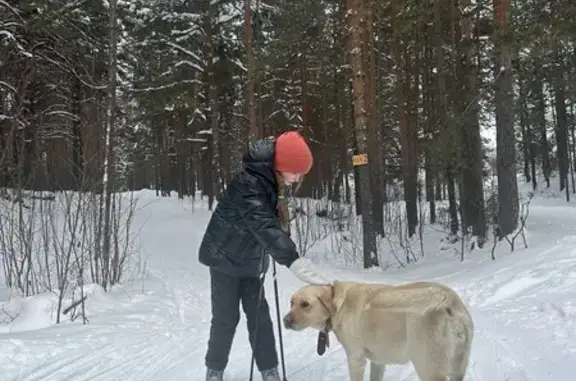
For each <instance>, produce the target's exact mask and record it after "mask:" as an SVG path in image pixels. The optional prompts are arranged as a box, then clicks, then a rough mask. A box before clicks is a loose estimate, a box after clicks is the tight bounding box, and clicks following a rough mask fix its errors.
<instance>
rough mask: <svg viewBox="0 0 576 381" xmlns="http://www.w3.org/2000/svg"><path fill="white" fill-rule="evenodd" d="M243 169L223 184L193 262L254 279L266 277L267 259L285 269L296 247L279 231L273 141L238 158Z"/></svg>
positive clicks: (255, 146)
mask: <svg viewBox="0 0 576 381" xmlns="http://www.w3.org/2000/svg"><path fill="white" fill-rule="evenodd" d="M242 162H243V169H242V170H241V171H240V172H239V173H237V174H236V175H235V176H234V178H233V179H232V181H231V182H230V183H229V184H228V187H227V189H226V191H225V192H224V194H223V196H222V198H221V199H220V200H219V201H218V205H217V206H216V209H215V210H214V212H213V214H212V217H211V219H210V222H209V223H208V227H207V228H206V232H205V233H204V238H203V239H202V243H201V244H200V249H199V253H198V257H199V260H200V262H201V263H203V264H204V265H206V266H209V267H211V268H212V269H214V270H216V271H219V272H223V273H225V274H228V275H231V276H238V277H258V276H260V275H261V274H262V273H264V272H266V271H268V268H269V266H270V258H269V257H268V254H270V255H271V256H272V257H273V258H274V259H275V260H276V261H277V262H278V263H279V264H281V265H284V266H287V267H290V266H291V265H292V263H293V262H294V261H295V260H296V259H298V253H297V250H296V245H295V244H294V242H293V241H292V239H291V238H290V237H289V236H288V234H287V233H286V232H285V231H284V230H283V229H282V228H281V227H280V220H279V217H278V208H277V203H278V191H277V189H278V186H277V181H276V176H275V174H274V140H273V139H264V140H259V141H257V142H255V143H254V144H252V145H251V147H250V149H249V151H248V152H246V153H245V154H244V156H243V158H242Z"/></svg>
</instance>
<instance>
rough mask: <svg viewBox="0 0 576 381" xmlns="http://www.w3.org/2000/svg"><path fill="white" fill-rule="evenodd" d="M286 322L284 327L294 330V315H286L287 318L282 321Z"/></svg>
mask: <svg viewBox="0 0 576 381" xmlns="http://www.w3.org/2000/svg"><path fill="white" fill-rule="evenodd" d="M282 320H283V322H284V327H285V328H287V329H291V328H292V324H294V319H292V314H286V316H284V319H282Z"/></svg>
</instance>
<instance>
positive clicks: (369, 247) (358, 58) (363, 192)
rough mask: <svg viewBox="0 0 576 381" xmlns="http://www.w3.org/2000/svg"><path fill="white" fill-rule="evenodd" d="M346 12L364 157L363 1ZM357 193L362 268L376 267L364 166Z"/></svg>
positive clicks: (359, 147) (359, 146) (358, 0)
mask: <svg viewBox="0 0 576 381" xmlns="http://www.w3.org/2000/svg"><path fill="white" fill-rule="evenodd" d="M346 4H347V8H348V12H347V14H346V21H347V25H348V28H349V35H348V44H347V48H348V51H347V58H348V63H349V65H350V69H351V71H352V90H353V92H352V94H353V95H352V97H353V103H354V127H355V129H356V134H355V136H356V147H357V151H358V154H359V155H366V154H367V148H368V144H367V138H368V130H367V129H368V117H367V115H366V108H367V95H368V94H367V92H368V88H367V83H366V80H367V78H366V73H365V72H364V71H363V65H362V44H363V41H362V36H363V35H365V30H366V26H365V23H366V20H365V19H363V17H362V16H363V15H364V14H365V13H364V7H365V4H364V1H363V0H347V1H346ZM358 175H359V176H358V177H359V181H358V185H359V189H358V190H357V192H359V193H360V204H361V210H362V230H363V246H364V247H363V252H364V268H369V267H372V266H378V252H377V246H376V233H375V231H374V226H373V219H372V210H371V206H372V205H373V203H372V192H371V185H370V171H369V168H368V166H367V165H360V166H358Z"/></svg>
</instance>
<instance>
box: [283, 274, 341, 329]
mask: <svg viewBox="0 0 576 381" xmlns="http://www.w3.org/2000/svg"><path fill="white" fill-rule="evenodd" d="M333 296H334V291H333V289H332V286H320V285H308V286H304V287H302V288H300V289H299V290H298V291H296V292H295V293H294V295H292V298H291V299H290V312H288V313H287V314H286V316H284V326H285V327H286V328H287V329H292V330H295V331H301V330H303V329H306V328H315V329H318V330H323V329H324V327H325V326H326V321H327V320H328V319H329V318H330V317H331V316H332V315H333V314H334V313H335V310H336V307H335V305H334V302H333V301H332V299H333Z"/></svg>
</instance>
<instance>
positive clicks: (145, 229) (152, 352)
mask: <svg viewBox="0 0 576 381" xmlns="http://www.w3.org/2000/svg"><path fill="white" fill-rule="evenodd" d="M552 187H557V185H556V184H553V185H552ZM557 196H559V197H557ZM138 198H139V200H140V201H139V203H140V205H139V207H138V208H137V213H136V216H135V221H134V224H133V227H132V228H133V229H134V230H135V231H138V232H140V234H139V237H140V239H141V246H142V250H143V252H142V255H143V256H144V257H146V258H147V259H146V271H145V275H144V276H143V279H133V280H131V281H128V282H126V283H125V284H123V285H121V286H118V287H116V288H114V289H112V290H111V291H110V292H108V293H105V292H104V291H103V290H102V289H101V288H99V287H98V286H96V285H85V286H84V292H85V294H87V309H88V311H87V315H88V318H89V323H88V324H86V325H83V324H82V323H81V319H77V320H76V321H74V322H72V321H70V319H69V317H67V315H66V316H65V317H64V320H63V321H62V322H61V323H60V324H55V323H54V319H53V316H54V309H55V303H56V302H57V296H56V295H54V294H40V295H36V296H32V297H28V298H21V297H17V296H14V295H13V293H12V292H11V291H10V290H8V289H2V288H0V381H35V380H38V381H39V380H42V381H61V380H67V381H73V380H77V381H81V380H92V381H98V380H102V381H104V380H106V381H110V380H123V381H129V380H138V381H145V380H161V379H168V380H186V379H188V380H202V379H203V377H204V354H205V349H206V341H207V338H208V330H209V324H210V318H211V316H210V293H209V290H210V287H209V276H208V269H207V268H205V267H204V266H202V265H200V264H199V263H198V262H197V248H198V245H199V242H200V240H201V238H202V235H203V232H204V229H205V226H206V224H207V222H208V220H209V217H210V211H209V210H208V208H207V203H206V202H205V201H199V200H197V201H195V202H192V201H190V200H178V199H177V198H176V197H172V198H157V197H155V196H154V192H152V191H141V192H139V194H138ZM530 208H531V209H530V217H529V218H528V221H527V225H526V227H527V230H528V231H529V232H530V234H529V236H528V237H529V238H528V248H527V249H525V248H524V246H523V244H521V243H517V245H516V250H515V251H514V252H512V253H511V252H510V251H509V247H508V246H507V244H505V243H504V244H501V245H499V246H498V248H497V250H496V260H490V247H487V248H485V249H482V250H476V251H473V252H471V253H467V254H466V257H465V260H464V261H463V262H462V261H460V259H459V258H460V255H459V253H458V252H457V250H458V248H459V243H456V244H454V245H449V244H447V243H445V242H443V243H441V244H440V243H439V241H440V238H441V237H443V234H444V233H442V232H441V231H439V230H441V229H438V228H437V227H436V228H428V227H427V228H425V232H424V239H425V245H424V256H423V257H422V258H420V255H419V254H418V253H416V257H418V258H419V260H418V261H417V262H416V263H411V264H407V265H404V266H399V265H398V264H397V262H396V260H395V258H394V256H393V255H392V254H391V253H390V252H389V251H388V252H387V251H385V250H384V252H383V253H381V258H383V260H384V261H388V262H387V263H388V266H387V268H386V270H374V269H372V270H369V271H365V270H362V269H361V266H360V264H359V263H358V260H357V259H358V254H357V253H356V254H354V253H352V254H348V256H349V257H353V256H354V255H355V256H356V257H355V258H356V259H355V260H354V258H353V259H352V260H351V259H350V258H348V259H347V260H346V261H344V260H342V259H341V260H339V261H336V260H335V259H334V257H336V254H334V253H333V252H332V250H333V247H334V246H333V245H330V244H329V242H331V240H332V241H333V240H334V237H326V236H325V235H323V236H322V237H321V238H320V239H318V241H317V242H316V243H315V244H314V245H311V249H310V251H309V253H308V254H307V255H309V256H310V257H311V258H313V259H314V260H315V261H317V262H322V263H323V271H324V272H330V273H331V275H332V277H338V278H342V279H356V280H363V281H373V282H390V283H402V282H407V281H414V280H425V279H426V280H437V281H440V282H443V283H446V284H448V285H450V286H452V287H454V288H455V289H456V290H457V291H458V292H459V293H460V294H461V295H462V297H463V299H464V301H465V302H466V303H467V305H468V306H469V307H470V311H471V313H472V315H473V318H474V321H475V327H476V331H475V337H474V344H473V350H472V358H471V361H470V367H469V371H468V375H467V377H466V380H467V381H476V380H478V381H485V380H490V381H569V380H573V379H574V374H575V373H576V361H574V360H575V359H576V203H574V202H572V203H566V202H565V201H563V200H562V194H560V193H559V192H558V194H555V192H554V191H549V192H544V193H540V192H537V194H536V197H535V198H534V200H533V201H532V204H531V206H530ZM359 240H360V239H357V241H359ZM487 246H490V245H487ZM386 247H388V246H387V243H386V242H384V243H382V244H381V248H384V249H385V248H386ZM414 248H415V249H414V250H419V249H416V248H419V244H416V243H414ZM345 262H346V263H345ZM278 272H279V273H278V282H279V286H280V287H279V288H280V299H281V300H280V306H281V309H282V311H281V315H283V314H284V313H285V312H286V310H287V308H288V300H289V297H290V295H291V294H292V292H294V290H296V289H297V288H298V287H300V286H302V285H303V283H302V282H300V281H299V280H298V279H296V278H295V277H294V276H293V275H292V274H291V273H290V272H289V271H288V270H287V269H285V268H283V267H279V269H278ZM272 290H273V287H272V279H271V276H267V280H266V293H267V298H268V300H269V301H270V306H271V307H270V308H271V315H272V318H273V320H275V316H276V313H275V311H274V303H273V297H274V296H273V293H272ZM64 304H65V305H66V306H67V305H68V304H67V303H66V302H65V303H64ZM66 319H67V320H66ZM245 327H246V321H245V319H244V316H242V319H241V321H240V324H239V326H238V329H237V333H236V337H235V340H234V344H233V349H232V354H231V358H230V363H229V364H230V365H229V367H228V369H227V370H226V376H227V377H228V378H227V380H229V381H234V380H238V381H239V380H246V379H247V378H248V372H249V369H250V353H251V352H250V349H249V342H248V337H247V330H246V328H245ZM276 332H277V331H276ZM283 334H284V345H285V357H286V366H287V372H288V379H289V380H290V381H298V380H331V381H345V380H348V376H347V368H346V358H345V355H344V352H343V350H342V348H341V346H340V345H339V344H338V343H337V341H336V339H335V337H333V336H332V337H331V339H332V340H331V343H332V345H331V347H330V348H329V349H328V351H327V352H326V354H324V356H321V357H320V356H318V355H317V354H316V332H314V331H312V330H309V331H304V332H290V331H286V330H283ZM259 379H260V378H259V376H257V377H256V380H259ZM385 379H386V380H403V381H415V380H417V378H416V376H415V374H414V371H413V367H412V366H411V365H405V366H391V367H389V369H388V371H387V373H386V376H385Z"/></svg>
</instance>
